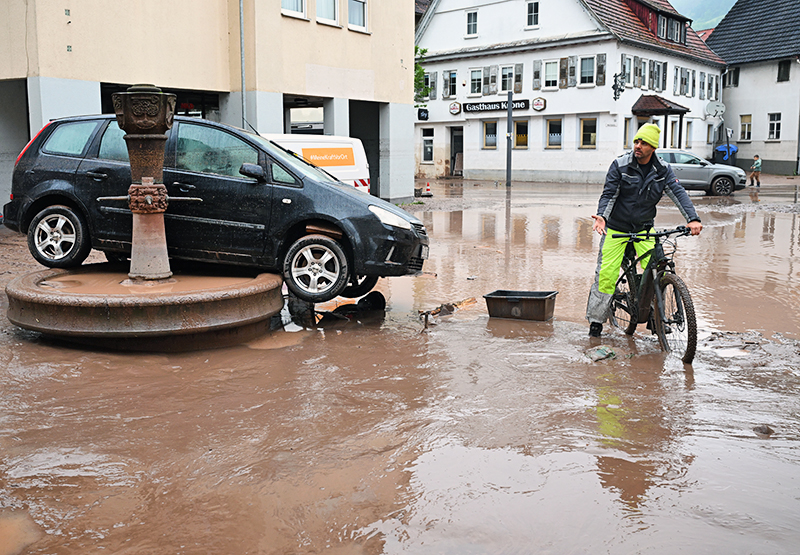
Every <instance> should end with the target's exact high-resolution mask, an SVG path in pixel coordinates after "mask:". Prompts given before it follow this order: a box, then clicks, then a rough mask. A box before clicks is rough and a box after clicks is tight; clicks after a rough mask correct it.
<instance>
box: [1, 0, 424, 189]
mask: <svg viewBox="0 0 800 555" xmlns="http://www.w3.org/2000/svg"><path fill="white" fill-rule="evenodd" d="M413 6H414V3H413V0H391V1H385V0H384V1H380V2H379V1H377V0H241V1H240V0H171V1H170V2H160V1H158V0H114V1H113V2H109V1H107V0H69V1H67V2H63V1H61V2H56V1H54V0H0V98H3V99H4V101H3V102H2V103H0V192H2V194H3V197H2V198H4V199H7V198H8V197H7V191H6V189H10V179H11V170H12V168H13V162H14V159H15V158H16V156H17V154H18V153H19V151H20V150H21V149H22V148H23V147H24V146H25V143H26V142H27V141H28V140H29V139H30V138H31V137H33V136H34V135H35V134H36V133H37V132H38V131H39V129H41V127H42V126H43V125H44V124H45V123H46V122H47V121H49V120H50V119H54V118H59V117H65V116H73V115H82V114H92V113H101V112H103V113H107V112H111V111H112V108H111V101H110V99H111V94H113V93H114V92H118V91H122V90H125V89H126V88H127V87H128V86H130V85H132V84H136V83H152V84H155V85H156V86H159V87H161V88H162V89H163V90H165V91H168V92H174V93H176V94H177V95H178V113H179V114H182V115H183V114H186V115H195V116H198V117H205V118H208V119H212V120H215V121H222V122H224V123H228V124H231V125H236V126H238V127H248V128H252V129H256V130H257V131H258V132H260V133H284V132H286V133H288V132H290V130H291V127H292V126H291V122H292V112H293V110H296V109H306V110H307V109H308V108H317V109H318V111H319V112H320V113H321V114H322V119H323V126H322V127H323V129H324V133H325V134H331V135H346V136H353V137H357V138H359V139H361V141H362V142H363V143H364V146H365V150H366V151H367V157H368V160H369V163H370V174H371V175H370V177H371V180H372V191H373V194H377V195H378V196H380V197H382V198H385V199H388V200H392V201H398V200H404V199H407V198H411V197H412V196H413V171H414V153H413V121H414V109H413V95H414V93H413V88H414V85H413V69H414V10H413ZM240 9H241V11H240ZM240 30H241V32H240ZM240 44H243V45H244V48H243V49H242V48H240ZM242 50H243V52H244V55H242ZM242 68H244V75H243V72H242ZM243 89H244V90H245V91H246V94H245V96H244V99H243V98H242V90H243ZM243 109H244V111H245V113H246V117H245V118H242V113H243ZM3 202H5V201H3Z"/></svg>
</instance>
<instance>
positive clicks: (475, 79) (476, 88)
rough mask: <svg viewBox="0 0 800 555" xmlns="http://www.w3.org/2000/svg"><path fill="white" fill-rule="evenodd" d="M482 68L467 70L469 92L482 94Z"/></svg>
mask: <svg viewBox="0 0 800 555" xmlns="http://www.w3.org/2000/svg"><path fill="white" fill-rule="evenodd" d="M482 84H483V70H482V69H471V70H469V94H482V92H483V89H482V88H481V87H482V86H483V85H482Z"/></svg>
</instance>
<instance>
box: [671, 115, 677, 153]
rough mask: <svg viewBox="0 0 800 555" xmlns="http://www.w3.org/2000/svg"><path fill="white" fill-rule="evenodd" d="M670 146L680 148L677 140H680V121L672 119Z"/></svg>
mask: <svg viewBox="0 0 800 555" xmlns="http://www.w3.org/2000/svg"><path fill="white" fill-rule="evenodd" d="M669 134H670V137H669V147H670V148H678V145H677V143H676V142H675V141H677V140H678V122H677V121H671V122H670V124H669Z"/></svg>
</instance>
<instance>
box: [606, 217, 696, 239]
mask: <svg viewBox="0 0 800 555" xmlns="http://www.w3.org/2000/svg"><path fill="white" fill-rule="evenodd" d="M592 218H594V223H593V224H592V231H596V232H597V233H599V234H600V235H605V234H606V220H605V218H603V216H597V215H595V214H592ZM696 223H700V222H696ZM700 227H703V226H700ZM697 233H700V232H699V231H698V232H697ZM697 233H694V232H692V235H697Z"/></svg>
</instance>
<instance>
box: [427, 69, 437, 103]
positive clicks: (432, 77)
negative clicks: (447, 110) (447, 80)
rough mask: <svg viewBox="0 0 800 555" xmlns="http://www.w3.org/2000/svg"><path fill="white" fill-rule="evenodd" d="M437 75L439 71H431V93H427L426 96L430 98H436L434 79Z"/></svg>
mask: <svg viewBox="0 0 800 555" xmlns="http://www.w3.org/2000/svg"><path fill="white" fill-rule="evenodd" d="M438 77H439V72H438V71H434V72H433V73H431V94H429V95H428V98H430V99H431V100H436V79H438Z"/></svg>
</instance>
